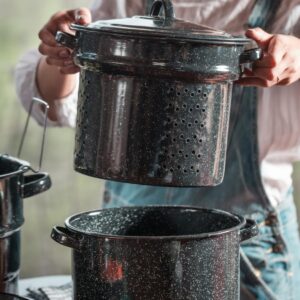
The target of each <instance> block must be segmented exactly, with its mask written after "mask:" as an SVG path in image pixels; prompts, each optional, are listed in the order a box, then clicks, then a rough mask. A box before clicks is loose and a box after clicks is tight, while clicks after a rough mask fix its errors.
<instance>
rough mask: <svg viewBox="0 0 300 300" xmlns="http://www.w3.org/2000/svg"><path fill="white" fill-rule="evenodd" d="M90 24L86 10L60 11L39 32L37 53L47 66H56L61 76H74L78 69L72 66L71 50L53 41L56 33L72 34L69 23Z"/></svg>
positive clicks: (89, 14)
mask: <svg viewBox="0 0 300 300" xmlns="http://www.w3.org/2000/svg"><path fill="white" fill-rule="evenodd" d="M90 22H91V13H90V11H89V9H87V8H79V9H74V10H68V11H61V12H58V13H56V14H55V15H53V16H52V17H51V18H50V20H49V21H48V22H47V23H46V25H45V26H44V27H43V28H42V29H41V31H40V32H39V38H40V40H41V44H40V46H39V51H40V52H41V54H43V55H45V56H46V62H47V63H48V64H49V65H52V66H57V67H59V68H60V72H61V73H63V74H74V73H76V72H78V71H79V68H78V67H77V66H76V65H74V63H73V58H72V50H71V49H68V48H66V47H62V46H60V45H58V43H57V42H56V41H55V35H56V32H57V31H63V32H67V33H71V34H74V32H72V30H71V29H70V28H69V26H70V24H71V23H77V24H80V25H85V24H88V23H90Z"/></svg>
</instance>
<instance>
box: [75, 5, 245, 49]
mask: <svg viewBox="0 0 300 300" xmlns="http://www.w3.org/2000/svg"><path fill="white" fill-rule="evenodd" d="M162 9H163V12H161V10H162ZM71 28H72V29H75V30H84V31H96V32H101V33H103V32H109V33H118V34H125V35H131V36H134V37H135V36H144V37H155V38H165V39H173V40H174V39H175V40H179V41H186V40H188V41H195V42H201V43H203V42H206V43H211V42H214V43H221V44H247V43H249V39H248V38H245V37H241V36H232V35H231V34H229V33H226V32H224V31H222V30H218V29H215V28H212V27H208V26H205V25H200V24H195V23H192V22H187V21H184V20H181V19H176V18H175V14H174V9H173V5H172V2H171V0H155V1H154V3H153V5H152V8H151V11H150V15H149V16H134V17H132V18H123V19H113V20H101V21H96V22H94V23H91V24H89V25H87V26H81V25H77V24H72V25H71Z"/></svg>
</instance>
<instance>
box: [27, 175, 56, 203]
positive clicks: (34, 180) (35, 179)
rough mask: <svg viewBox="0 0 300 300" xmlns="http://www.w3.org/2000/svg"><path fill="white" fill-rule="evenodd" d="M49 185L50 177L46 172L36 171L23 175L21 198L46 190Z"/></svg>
mask: <svg viewBox="0 0 300 300" xmlns="http://www.w3.org/2000/svg"><path fill="white" fill-rule="evenodd" d="M50 187H51V179H50V177H49V175H48V174H47V173H36V174H31V175H25V176H24V184H23V185H22V188H23V198H27V197H31V196H34V195H37V194H40V193H42V192H45V191H47V190H48V189H49V188H50Z"/></svg>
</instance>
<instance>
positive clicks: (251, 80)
mask: <svg viewBox="0 0 300 300" xmlns="http://www.w3.org/2000/svg"><path fill="white" fill-rule="evenodd" d="M235 83H237V84H240V85H243V86H256V87H271V86H273V85H275V84H276V82H272V81H268V80H264V79H261V78H258V77H244V78H240V79H239V80H237V81H235Z"/></svg>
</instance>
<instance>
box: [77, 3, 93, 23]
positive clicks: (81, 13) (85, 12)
mask: <svg viewBox="0 0 300 300" xmlns="http://www.w3.org/2000/svg"><path fill="white" fill-rule="evenodd" d="M91 21H92V16H91V12H90V10H89V9H88V8H85V7H81V8H78V9H76V10H75V22H76V23H77V24H80V25H86V24H89V23H91Z"/></svg>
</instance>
